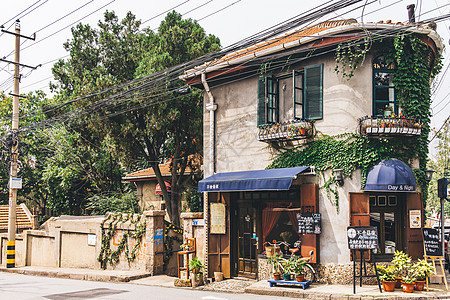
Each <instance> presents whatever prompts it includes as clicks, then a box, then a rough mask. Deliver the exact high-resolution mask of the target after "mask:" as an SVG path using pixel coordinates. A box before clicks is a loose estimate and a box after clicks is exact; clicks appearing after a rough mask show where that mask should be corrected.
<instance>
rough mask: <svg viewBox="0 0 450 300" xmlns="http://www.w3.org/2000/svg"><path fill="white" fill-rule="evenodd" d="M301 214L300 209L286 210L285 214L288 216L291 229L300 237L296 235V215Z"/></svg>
mask: <svg viewBox="0 0 450 300" xmlns="http://www.w3.org/2000/svg"><path fill="white" fill-rule="evenodd" d="M299 212H301V209H300V208H298V209H288V210H287V213H288V215H289V220H291V223H292V227H294V229H295V232H297V235H298V236H301V234H300V233H298V228H297V213H299Z"/></svg>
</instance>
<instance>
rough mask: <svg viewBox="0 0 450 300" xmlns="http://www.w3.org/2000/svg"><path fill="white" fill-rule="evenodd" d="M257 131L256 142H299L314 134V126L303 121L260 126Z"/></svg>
mask: <svg viewBox="0 0 450 300" xmlns="http://www.w3.org/2000/svg"><path fill="white" fill-rule="evenodd" d="M258 129H259V132H258V140H259V141H263V142H268V141H292V140H300V139H305V138H308V137H311V136H313V135H314V132H315V129H314V124H313V123H312V122H309V121H304V120H295V121H288V122H283V123H276V124H268V125H262V126H259V127H258Z"/></svg>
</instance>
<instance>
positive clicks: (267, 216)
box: [262, 208, 281, 244]
mask: <svg viewBox="0 0 450 300" xmlns="http://www.w3.org/2000/svg"><path fill="white" fill-rule="evenodd" d="M280 215H281V211H274V210H272V209H270V208H265V209H263V211H262V226H263V228H262V230H263V244H264V243H265V242H266V237H267V236H268V235H269V233H270V231H272V228H273V227H274V226H275V224H276V223H277V221H278V219H279V218H280Z"/></svg>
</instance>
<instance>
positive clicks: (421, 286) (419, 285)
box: [415, 280, 425, 291]
mask: <svg viewBox="0 0 450 300" xmlns="http://www.w3.org/2000/svg"><path fill="white" fill-rule="evenodd" d="M415 288H416V290H418V291H423V290H424V288H425V280H417V281H416V287H415Z"/></svg>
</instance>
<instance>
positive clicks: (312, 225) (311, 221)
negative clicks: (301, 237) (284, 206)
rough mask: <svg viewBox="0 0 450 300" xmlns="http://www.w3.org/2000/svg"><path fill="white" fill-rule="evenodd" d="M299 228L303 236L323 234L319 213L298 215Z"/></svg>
mask: <svg viewBox="0 0 450 300" xmlns="http://www.w3.org/2000/svg"><path fill="white" fill-rule="evenodd" d="M297 228H298V233H301V234H320V233H321V232H322V226H321V216H320V214H319V213H317V214H315V213H297Z"/></svg>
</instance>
